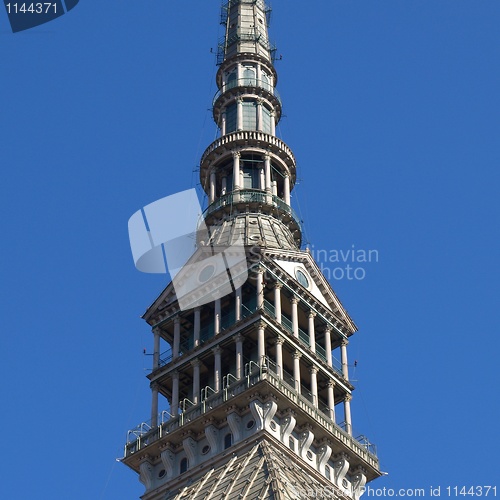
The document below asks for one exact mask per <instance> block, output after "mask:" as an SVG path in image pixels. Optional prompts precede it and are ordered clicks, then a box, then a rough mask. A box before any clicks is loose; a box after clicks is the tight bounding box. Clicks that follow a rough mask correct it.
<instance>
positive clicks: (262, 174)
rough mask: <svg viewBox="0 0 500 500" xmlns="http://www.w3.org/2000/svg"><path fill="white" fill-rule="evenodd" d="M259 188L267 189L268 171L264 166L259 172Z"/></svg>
mask: <svg viewBox="0 0 500 500" xmlns="http://www.w3.org/2000/svg"><path fill="white" fill-rule="evenodd" d="M259 188H260V189H261V190H262V191H265V189H266V173H265V171H264V169H263V168H261V169H260V172H259Z"/></svg>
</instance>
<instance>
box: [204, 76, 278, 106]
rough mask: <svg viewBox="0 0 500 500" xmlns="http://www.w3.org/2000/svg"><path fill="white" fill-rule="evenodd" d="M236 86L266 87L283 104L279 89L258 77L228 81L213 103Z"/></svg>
mask: <svg viewBox="0 0 500 500" xmlns="http://www.w3.org/2000/svg"><path fill="white" fill-rule="evenodd" d="M236 87H254V88H261V89H264V90H265V91H267V92H269V93H270V94H271V95H273V96H274V97H276V99H277V100H278V102H279V103H280V106H281V105H282V103H281V97H280V95H279V93H278V91H277V90H276V89H275V88H274V87H273V86H272V85H271V84H270V83H269V82H268V81H265V80H258V79H257V78H240V79H238V80H232V81H230V82H227V83H226V84H225V85H223V86H222V88H221V89H220V90H218V91H217V93H216V94H215V96H214V99H213V101H212V104H213V105H215V103H216V101H217V99H219V97H220V96H221V95H222V94H223V93H224V92H227V91H228V90H231V89H234V88H236Z"/></svg>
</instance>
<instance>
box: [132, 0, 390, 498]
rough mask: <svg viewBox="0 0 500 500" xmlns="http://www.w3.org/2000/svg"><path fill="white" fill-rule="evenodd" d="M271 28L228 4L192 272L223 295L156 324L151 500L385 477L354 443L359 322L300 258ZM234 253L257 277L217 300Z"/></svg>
mask: <svg viewBox="0 0 500 500" xmlns="http://www.w3.org/2000/svg"><path fill="white" fill-rule="evenodd" d="M269 16H270V9H269V8H268V7H267V6H266V5H265V3H264V1H263V0H229V1H228V2H227V3H225V4H224V5H223V6H222V16H221V20H222V22H223V24H224V25H225V27H226V31H225V35H224V38H223V40H221V42H220V45H219V54H218V61H217V62H218V65H219V68H218V71H217V75H216V82H217V87H218V90H217V93H216V95H215V96H214V99H213V118H214V121H215V123H216V125H217V128H218V137H217V138H216V140H215V141H214V142H212V144H210V145H209V146H208V147H207V149H206V150H205V152H204V153H203V155H202V157H201V161H200V182H201V185H202V186H203V189H204V191H205V193H206V195H207V196H208V201H209V204H208V207H207V209H206V210H205V212H204V214H203V217H204V220H205V225H206V227H207V229H208V233H205V236H204V239H203V245H202V244H201V241H200V245H199V246H198V249H197V251H196V252H195V254H194V255H193V257H192V259H191V260H192V261H194V262H196V263H201V267H199V269H200V272H199V273H198V272H193V273H191V274H189V272H187V273H184V275H183V279H184V278H185V282H186V283H187V282H189V283H190V284H192V285H193V290H194V293H201V292H200V290H211V292H210V295H209V298H208V299H207V300H205V301H200V302H196V307H193V304H194V302H190V303H189V304H190V307H191V309H185V308H184V307H181V305H180V302H181V300H180V298H179V296H176V294H175V290H174V287H173V285H172V283H171V284H169V285H168V286H167V287H166V288H165V290H164V291H163V292H162V293H161V294H160V296H159V297H158V299H157V300H156V301H155V302H154V303H153V304H152V305H151V306H150V307H149V308H148V310H147V311H146V313H145V314H144V316H143V318H144V319H145V320H146V321H147V323H148V324H149V325H150V326H151V328H152V330H153V335H154V355H153V367H152V371H151V373H150V374H149V375H148V379H149V380H150V383H151V384H150V385H151V392H152V404H151V420H150V421H148V422H143V423H142V424H140V425H139V426H137V427H136V428H135V429H132V430H131V431H129V433H128V439H127V444H126V446H125V456H124V458H123V462H124V463H125V464H127V465H128V466H129V467H131V468H132V469H133V470H135V471H136V472H138V473H139V477H140V480H141V481H142V482H143V484H144V485H145V487H146V493H145V494H144V496H143V497H142V498H144V499H145V500H169V499H174V498H181V497H182V498H186V499H190V500H198V499H199V500H202V499H204V498H208V497H210V498H224V499H228V500H231V499H236V498H287V499H296V498H305V497H306V496H309V492H310V491H314V492H315V495H316V496H318V497H325V498H347V499H351V500H358V499H359V497H360V496H361V494H362V493H363V491H364V485H365V483H366V482H367V481H371V480H372V479H375V478H377V477H379V476H380V475H381V473H380V469H379V462H378V458H377V456H376V453H375V448H374V446H373V445H372V444H371V443H370V442H369V441H368V440H367V439H366V438H365V437H358V438H355V437H354V436H356V434H354V432H353V424H352V417H351V406H350V402H351V398H352V392H353V390H354V387H353V385H352V384H351V382H350V381H349V369H348V366H349V365H348V360H347V350H348V341H349V338H350V337H351V336H352V335H353V334H354V333H355V332H356V325H355V324H354V322H353V321H352V319H351V318H350V316H349V314H348V313H347V311H346V310H345V309H344V307H343V306H342V304H341V302H340V300H339V299H338V297H337V296H336V294H335V292H334V291H333V289H332V288H331V286H330V284H329V283H328V281H327V280H326V279H325V277H324V276H323V274H322V272H321V270H320V268H319V267H318V265H317V264H316V262H315V261H314V259H313V256H312V255H311V253H310V252H308V251H303V250H301V240H302V233H301V224H300V221H299V219H298V217H297V215H296V214H295V212H294V211H293V209H292V207H291V205H290V196H291V192H292V190H293V188H294V185H295V180H296V161H295V157H294V155H293V153H292V150H291V149H290V147H289V146H288V145H287V144H285V142H283V141H282V140H281V139H280V138H278V137H277V136H276V124H277V123H278V122H279V120H280V118H281V114H282V103H281V99H280V97H279V94H278V92H277V91H276V82H277V74H276V70H275V68H274V66H273V53H274V51H273V49H272V47H271V45H270V43H269V36H268V23H269ZM235 244H239V245H243V263H244V267H245V268H246V270H248V279H247V280H246V281H244V280H242V281H241V282H239V283H238V284H235V280H234V275H233V272H232V270H231V276H232V277H233V281H232V282H231V283H232V288H231V287H229V289H227V292H225V293H227V294H226V295H224V296H221V294H219V295H217V293H216V292H217V290H218V289H217V287H218V286H219V283H218V282H217V280H216V279H214V280H213V282H212V281H211V280H212V276H213V275H214V272H215V267H216V266H215V265H213V264H207V262H208V261H209V258H205V257H206V255H207V254H209V255H211V253H212V251H214V249H220V248H221V247H222V248H223V249H225V250H227V251H225V250H223V252H224V254H225V255H226V258H227V257H228V255H229V257H230V256H231V248H233V245H235ZM210 262H213V261H210ZM226 265H227V264H226ZM225 271H226V269H224V273H223V274H227V273H225ZM179 274H181V273H179ZM240 276H241V275H240ZM212 285H213V286H212ZM204 298H207V295H206V294H205V295H204ZM332 352H333V353H336V354H335V355H333V354H332ZM337 358H340V362H339V361H337Z"/></svg>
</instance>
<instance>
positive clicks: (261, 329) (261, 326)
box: [257, 321, 266, 366]
mask: <svg viewBox="0 0 500 500" xmlns="http://www.w3.org/2000/svg"><path fill="white" fill-rule="evenodd" d="M257 328H258V330H257V357H258V359H259V361H258V364H259V366H260V365H262V364H263V361H264V358H265V356H266V336H265V330H266V324H265V323H264V322H262V321H261V322H260V323H258V324H257Z"/></svg>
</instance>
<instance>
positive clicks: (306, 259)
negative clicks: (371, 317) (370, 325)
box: [264, 250, 357, 333]
mask: <svg viewBox="0 0 500 500" xmlns="http://www.w3.org/2000/svg"><path fill="white" fill-rule="evenodd" d="M264 254H265V256H266V257H267V259H269V260H271V261H272V262H273V264H275V265H276V266H278V267H279V269H281V270H282V271H284V272H285V273H286V275H287V277H288V278H290V279H292V280H293V281H294V282H295V284H296V286H297V287H298V288H300V289H301V290H302V291H304V292H305V293H307V294H309V295H310V296H312V297H314V299H315V300H317V301H318V302H319V303H320V304H322V305H323V306H325V307H326V308H327V309H328V310H330V311H331V312H332V313H333V314H335V316H337V317H338V318H339V319H340V320H341V321H342V322H343V323H344V324H345V326H346V327H347V328H348V329H349V330H351V332H352V333H354V332H355V331H356V330H357V328H356V325H355V324H354V321H353V320H352V318H351V317H350V316H349V314H348V312H347V311H346V309H345V308H344V306H343V305H342V303H341V301H340V299H339V298H338V296H337V294H336V293H335V291H334V290H333V288H332V287H331V285H330V283H329V282H328V280H327V279H326V278H325V276H324V275H323V273H322V272H321V269H320V268H319V266H318V265H317V264H316V262H315V261H314V259H313V257H312V255H311V254H310V253H309V252H308V251H299V250H297V251H288V252H286V251H285V252H284V251H274V250H267V251H265V252H264ZM304 280H305V281H304Z"/></svg>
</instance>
